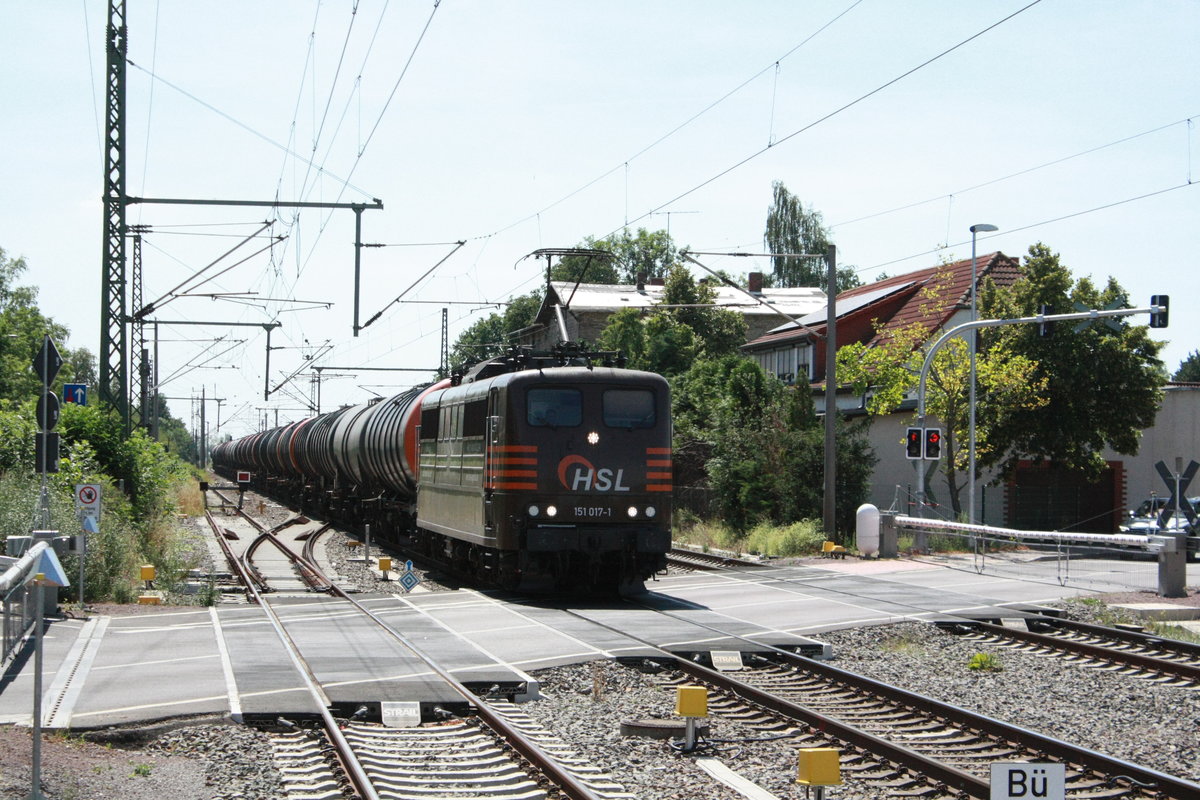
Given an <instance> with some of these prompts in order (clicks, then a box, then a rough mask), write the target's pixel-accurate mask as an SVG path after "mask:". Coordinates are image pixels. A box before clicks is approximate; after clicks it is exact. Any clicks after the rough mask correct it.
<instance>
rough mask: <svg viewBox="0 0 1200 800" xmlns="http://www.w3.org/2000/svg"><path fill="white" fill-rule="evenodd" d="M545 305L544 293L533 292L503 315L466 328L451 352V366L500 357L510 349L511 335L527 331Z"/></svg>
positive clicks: (515, 302)
mask: <svg viewBox="0 0 1200 800" xmlns="http://www.w3.org/2000/svg"><path fill="white" fill-rule="evenodd" d="M541 305H542V293H541V292H540V291H538V292H530V293H529V294H526V295H521V296H520V297H516V298H514V299H513V300H512V301H511V302H509V304H508V305H507V306H506V307H505V309H504V313H502V314H500V313H492V314H489V315H488V316H487V317H485V318H484V319H481V320H479V321H478V322H476V323H475V324H474V325H472V326H471V327H469V328H467V329H466V330H465V331H463V332H462V334H461V335H460V336H459V337H458V339H457V340H456V341H455V342H454V346H453V347H452V348H451V350H450V363H451V364H455V365H460V366H462V365H469V364H476V363H478V362H480V361H486V360H487V359H489V358H493V357H495V356H498V355H500V354H502V353H503V352H504V349H505V348H506V347H508V345H509V344H510V342H509V334H510V333H513V332H514V331H519V330H521V329H522V328H525V327H528V326H529V325H531V324H532V323H533V320H534V319H535V318H536V317H537V312H538V309H539V308H541Z"/></svg>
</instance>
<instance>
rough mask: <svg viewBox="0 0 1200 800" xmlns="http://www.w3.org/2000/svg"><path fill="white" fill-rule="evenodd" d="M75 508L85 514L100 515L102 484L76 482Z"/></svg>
mask: <svg viewBox="0 0 1200 800" xmlns="http://www.w3.org/2000/svg"><path fill="white" fill-rule="evenodd" d="M75 508H76V510H78V511H82V512H83V515H84V516H87V517H99V516H100V484H98V483H77V484H75Z"/></svg>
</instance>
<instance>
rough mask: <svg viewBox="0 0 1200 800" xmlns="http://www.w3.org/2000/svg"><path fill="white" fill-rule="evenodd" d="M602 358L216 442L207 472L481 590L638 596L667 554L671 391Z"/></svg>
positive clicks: (509, 361)
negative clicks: (464, 578) (342, 523)
mask: <svg viewBox="0 0 1200 800" xmlns="http://www.w3.org/2000/svg"><path fill="white" fill-rule="evenodd" d="M612 356H613V354H596V353H578V352H574V351H570V352H566V353H564V351H562V350H560V351H558V352H557V353H556V354H554V355H552V356H536V355H533V354H531V353H528V352H513V353H510V354H509V355H508V356H505V357H501V358H498V359H493V360H491V361H486V362H483V363H482V364H479V365H477V366H476V367H475V368H474V369H473V370H472V371H471V372H469V373H468V374H467V375H465V376H462V377H461V378H454V379H451V380H448V381H443V382H441V383H439V384H435V385H433V386H429V387H423V388H421V389H417V390H410V391H409V392H406V393H404V394H401V395H397V396H396V397H393V398H389V399H387V400H383V401H378V402H373V403H368V404H363V405H360V406H351V407H347V408H343V409H340V410H338V411H335V412H332V413H331V414H325V415H321V416H318V417H314V418H311V419H309V420H302V421H301V422H298V423H293V424H292V425H290V426H285V427H283V428H277V429H275V430H274V431H267V432H265V433H260V434H254V435H253V436H251V437H246V438H244V439H240V440H237V441H234V442H229V443H226V444H224V445H221V446H220V447H218V448H217V449H216V450H214V452H213V465H214V468H215V469H216V470H217V471H218V472H223V473H228V472H232V471H233V470H237V469H250V470H251V471H254V472H255V473H256V475H255V477H256V485H258V486H259V487H261V488H263V489H264V490H266V491H267V492H268V493H271V492H272V491H273V492H274V493H275V494H277V495H279V494H282V495H283V496H284V498H285V499H290V500H292V501H293V502H297V503H298V504H300V505H301V507H302V508H303V507H316V508H317V509H318V510H320V511H321V512H323V513H329V514H331V515H332V516H338V517H341V518H344V519H347V520H350V521H353V522H361V523H370V524H372V533H373V534H374V533H375V532H376V531H379V532H380V533H382V534H384V535H385V536H389V535H390V536H392V537H395V538H396V539H397V540H398V541H400V542H401V543H403V544H407V545H409V546H410V547H413V548H415V549H417V550H418V551H420V552H423V553H425V554H427V555H428V556H430V557H431V558H435V559H438V560H441V561H443V562H449V563H450V564H451V566H452V567H453V568H454V569H455V570H456V571H458V572H460V573H468V574H471V575H473V576H475V577H477V578H478V579H479V580H480V581H482V582H484V583H488V584H491V585H495V586H501V587H505V588H515V589H520V590H525V591H539V590H563V589H574V588H590V589H599V590H605V591H612V590H617V591H622V592H630V591H637V590H639V589H641V588H642V582H643V581H645V580H646V579H647V578H650V577H651V576H653V575H654V574H655V573H656V572H659V571H660V570H662V569H664V568H665V566H666V552H667V550H668V549H669V548H670V540H671V494H672V469H671V464H672V460H671V417H670V407H671V406H670V392H669V388H668V385H667V382H666V380H665V379H663V378H662V376H660V375H656V374H653V373H649V372H641V371H637V370H628V369H622V368H619V367H616V366H613V358H612ZM601 358H603V360H600V359H601ZM594 361H600V363H594ZM248 440H250V441H248ZM264 472H265V474H264Z"/></svg>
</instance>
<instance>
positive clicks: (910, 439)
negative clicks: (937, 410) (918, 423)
mask: <svg viewBox="0 0 1200 800" xmlns="http://www.w3.org/2000/svg"><path fill="white" fill-rule="evenodd" d="M923 441H924V435H923V433H922V431H921V429H920V428H909V429H908V436H907V438H905V440H904V456H905V457H906V458H908V459H909V460H911V461H917V460H919V459H920V458H921V451H922V447H923Z"/></svg>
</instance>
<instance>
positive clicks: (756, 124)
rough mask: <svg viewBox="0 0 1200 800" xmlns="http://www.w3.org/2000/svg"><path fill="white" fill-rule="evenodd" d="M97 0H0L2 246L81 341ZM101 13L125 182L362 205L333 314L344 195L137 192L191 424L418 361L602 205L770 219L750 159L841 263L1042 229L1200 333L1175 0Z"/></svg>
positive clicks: (172, 384) (90, 344) (92, 282)
mask: <svg viewBox="0 0 1200 800" xmlns="http://www.w3.org/2000/svg"><path fill="white" fill-rule="evenodd" d="M107 14H108V12H107V3H106V2H104V1H103V0H37V1H35V0H10V1H9V2H7V3H5V5H4V10H3V12H2V19H3V24H0V59H3V62H2V65H0V66H2V68H0V100H2V101H3V104H2V108H3V114H2V115H0V117H2V122H0V146H2V150H0V152H3V156H2V157H0V248H3V249H4V250H5V252H6V254H7V255H8V256H9V257H23V258H24V259H25V260H26V262H27V265H28V269H27V272H26V273H25V274H24V276H23V278H22V280H21V282H22V283H24V284H26V285H34V286H37V287H39V292H40V294H39V303H40V306H41V308H42V309H43V311H44V312H45V313H47V314H48V315H49V316H51V317H53V318H54V319H55V320H56V321H57V322H60V323H63V324H65V325H66V326H67V327H68V328H69V329H70V331H71V335H70V339H69V341H68V342H65V343H60V344H64V345H65V346H68V347H72V348H75V347H87V348H88V349H90V350H91V351H92V352H93V353H98V352H99V344H100V331H101V314H102V309H103V308H104V300H103V298H102V297H101V279H102V268H101V254H102V232H103V213H102V212H103V209H102V204H101V198H102V194H103V151H102V141H103V136H104V119H105V114H106V111H105V97H104V89H105V61H104V56H105V48H104V43H105V25H106V23H107ZM126 15H127V23H128V41H129V55H128V57H129V60H130V61H131V62H132V63H131V64H130V65H129V66H128V67H127V84H128V91H127V95H128V100H127V108H126V117H127V124H126V161H127V163H126V169H125V175H126V182H127V184H126V193H127V194H128V195H129V196H131V197H139V198H175V199H183V200H252V201H271V200H281V201H302V202H310V203H312V202H320V203H371V202H373V200H374V199H378V200H380V201H382V204H383V208H382V210H375V209H368V210H366V211H364V212H363V213H362V214H361V222H362V240H363V242H365V243H368V244H372V245H385V246H382V247H366V248H363V250H362V265H361V276H360V284H361V290H360V299H359V309H360V310H359V319H360V323H366V322H367V320H369V319H371V318H372V317H375V315H376V314H379V316H378V318H377V319H375V321H374V322H372V323H371V324H370V325H369V326H368V327H366V328H365V329H363V330H361V331H360V333H359V335H358V336H354V335H353V324H354V291H353V286H354V223H355V215H354V213H353V212H352V211H350V210H346V209H338V210H320V209H304V210H301V211H299V212H297V211H295V210H291V209H279V210H272V209H269V208H257V207H223V206H211V205H188V204H172V205H167V204H156V203H137V204H133V205H130V206H129V208H128V212H127V222H128V223H129V224H131V225H145V226H149V228H148V232H147V233H145V234H144V235H143V238H142V264H143V300H144V302H146V303H149V302H152V301H153V302H155V304H156V309H155V311H154V312H153V313H151V314H150V315H149V317H148V318H150V319H157V320H161V321H163V322H164V323H165V322H166V321H190V322H195V323H205V324H196V325H187V326H184V325H168V324H160V325H158V367H159V378H160V382H161V383H162V386H161V392H162V394H164V395H165V396H167V397H168V398H172V399H171V400H170V409H171V412H172V413H173V414H174V415H175V416H177V417H180V418H181V419H183V420H184V421H185V422H186V423H188V424H189V425H193V424H194V421H193V420H194V415H195V414H197V413H198V408H199V404H198V403H196V402H193V401H192V400H191V399H190V398H193V397H198V396H200V395H201V393H202V392H203V394H204V396H206V397H207V398H220V400H221V402H220V404H219V408H218V404H216V403H213V402H210V403H209V404H208V406H207V418H208V424H209V430H210V434H213V433H219V435H223V434H226V433H228V434H231V435H233V436H240V435H244V434H246V433H249V432H252V431H253V430H256V429H257V428H258V426H259V425H261V424H262V422H263V420H264V419H266V420H267V421H268V422H270V423H271V424H274V423H275V421H276V420H278V421H279V422H281V423H282V422H286V421H289V420H293V419H299V418H302V417H304V416H307V415H308V414H309V412H307V411H306V410H305V407H306V406H307V405H308V404H310V403H312V402H313V401H314V398H315V386H316V384H315V382H314V380H313V378H312V375H313V371H312V367H313V366H314V365H319V366H322V367H323V370H322V375H323V376H324V379H323V380H322V381H321V392H320V398H321V407H322V410H331V409H332V408H335V407H336V406H337V405H340V404H343V403H350V402H362V401H364V400H365V399H367V398H369V397H371V396H374V395H376V394H380V395H385V396H386V395H390V394H393V393H395V392H397V391H399V390H400V389H402V388H403V387H406V386H410V385H413V384H414V383H419V382H422V381H423V380H426V379H428V377H430V376H431V375H432V373H431V372H420V371H414V370H432V369H435V368H436V367H437V366H438V364H439V361H440V348H441V333H442V330H441V324H442V315H443V310H445V312H446V315H447V320H448V326H449V340H450V342H451V343H453V341H454V340H455V338H456V337H457V336H458V334H460V333H461V332H462V331H464V330H465V329H466V328H468V327H469V326H470V325H472V324H473V323H475V322H476V321H478V320H479V319H482V318H483V317H484V316H486V315H487V314H488V313H491V312H493V311H495V310H497V308H499V306H498V305H496V304H498V303H503V302H504V301H505V300H507V299H509V298H511V297H514V296H517V295H521V294H525V293H527V292H529V291H532V290H534V289H537V288H538V287H539V286H540V285H542V283H543V281H544V272H543V270H544V264H545V262H544V261H538V260H536V259H533V258H528V256H529V255H530V254H531V253H532V252H533V251H534V250H537V249H539V248H544V247H570V246H574V245H577V244H580V243H581V242H582V241H583V239H584V238H585V237H587V236H594V237H597V238H600V237H604V236H607V235H609V234H612V233H614V232H618V231H620V230H621V229H622V228H624V227H626V226H627V227H628V228H629V229H630V230H631V231H636V230H637V228H640V227H644V228H648V229H651V230H658V229H666V230H668V231H669V233H670V235H671V237H672V238H673V239H674V240H675V242H676V244H678V245H680V246H687V247H689V248H691V249H692V250H693V251H697V252H703V253H718V254H726V253H733V252H740V253H762V252H763V251H764V246H763V243H762V234H763V229H764V226H765V220H766V214H767V209H768V207H769V205H770V203H771V184H772V182H773V181H777V180H778V181H783V183H784V184H785V185H786V186H787V187H788V189H789V191H791V192H792V193H793V194H795V195H796V196H798V197H799V198H800V199H801V200H802V202H803V203H804V204H805V205H806V206H810V207H812V208H814V209H816V210H818V211H819V212H820V213H821V214H822V215H823V218H824V221H825V223H826V224H827V225H829V226H830V228H831V230H832V233H833V240H834V241H835V243H836V244H837V247H838V251H837V253H838V261H839V264H841V265H853V266H854V267H855V268H856V269H857V270H858V271H859V272H858V274H859V276H860V277H861V278H862V279H863V280H864V281H865V282H870V281H872V280H874V279H876V278H877V277H878V276H879V275H881V274H884V273H886V274H887V275H897V274H902V273H904V272H907V271H911V270H916V269H922V268H926V267H929V266H933V265H935V264H937V263H939V262H940V261H941V260H943V259H952V258H968V257H970V254H971V234H970V232H969V228H970V226H971V225H973V224H979V223H986V224H992V225H995V226H997V227H998V228H999V230H998V231H997V232H995V233H988V234H981V235H980V236H979V237H978V240H977V248H978V252H979V253H981V254H982V253H988V252H992V251H995V250H1000V251H1003V252H1004V253H1006V254H1008V255H1011V256H1021V255H1024V254H1025V253H1026V252H1027V250H1028V248H1029V247H1030V245H1032V244H1034V243H1037V242H1044V243H1045V244H1046V245H1048V246H1049V247H1050V248H1051V249H1053V250H1054V251H1056V252H1058V253H1059V254H1060V256H1061V258H1062V260H1063V263H1065V264H1066V265H1067V266H1069V267H1070V268H1071V269H1072V270H1073V272H1074V273H1075V275H1076V276H1077V277H1082V276H1091V278H1092V279H1093V280H1094V281H1096V282H1097V283H1100V284H1103V283H1105V282H1106V281H1107V280H1108V278H1109V277H1110V276H1111V277H1113V278H1115V279H1116V280H1117V281H1118V282H1119V283H1120V284H1121V285H1122V286H1123V287H1124V288H1125V289H1126V290H1127V291H1128V292H1129V297H1130V301H1131V303H1132V304H1133V305H1135V306H1147V305H1149V302H1150V296H1151V295H1153V294H1167V295H1170V296H1171V298H1172V308H1171V319H1170V327H1169V328H1167V329H1165V330H1158V331H1155V334H1156V336H1157V337H1158V338H1162V339H1164V340H1166V341H1167V345H1166V347H1165V348H1164V350H1163V353H1162V357H1163V361H1164V362H1165V365H1166V367H1167V369H1169V370H1171V371H1174V370H1175V369H1177V368H1178V366H1179V364H1180V362H1181V361H1182V360H1183V359H1184V358H1186V357H1187V356H1188V354H1189V353H1191V352H1192V351H1194V350H1198V349H1200V324H1198V323H1197V315H1196V302H1195V300H1194V298H1196V297H1198V296H1200V269H1197V266H1196V263H1195V262H1196V255H1197V253H1200V224H1198V223H1200V186H1198V185H1197V184H1198V183H1200V139H1198V134H1197V132H1196V130H1195V122H1196V117H1197V116H1198V115H1200V81H1198V80H1197V76H1200V48H1197V47H1196V46H1195V42H1196V40H1197V34H1198V33H1200V2H1196V0H1152V1H1151V0H1146V1H1145V2H1139V1H1138V0H1126V1H1124V2H1116V0H1111V1H1108V0H1041V2H1034V3H1032V4H1030V3H1029V2H1028V0H1025V2H1020V1H1018V2H1002V1H1001V0H986V1H985V0H981V1H979V2H970V3H964V2H960V1H958V0H913V1H912V2H904V3H897V2H891V1H890V0H807V1H806V2H794V0H791V1H786V0H762V1H761V2H743V3H729V2H715V1H711V2H710V1H709V0H686V1H685V0H660V2H649V3H647V2H624V1H623V0H610V2H603V3H596V2H577V1H576V0H558V1H557V2H550V1H549V0H544V1H543V0H527V1H526V2H512V3H494V2H480V1H479V0H440V2H438V3H436V4H435V3H434V2H433V0H422V2H411V0H410V1H405V2H401V0H390V1H387V2H385V0H357V2H355V1H354V0H324V2H317V0H287V1H286V2H284V1H283V0H258V1H257V2H254V3H245V2H233V1H230V0H208V2H204V3H183V2H179V1H178V0H126ZM268 221H271V222H272V224H271V225H270V227H269V228H266V229H263V226H264V224H265V223H266V222H268ZM260 229H262V230H260ZM248 237H254V238H249V239H248ZM272 237H274V238H272ZM247 239H248V240H247ZM460 241H462V242H465V244H464V245H463V246H462V247H459V248H457V249H456V244H455V243H457V242H460ZM231 250H232V251H233V252H232V253H229V254H228V255H226V254H227V253H228V251H231ZM129 251H130V252H132V247H130V249H129ZM698 258H699V259H700V260H701V261H702V262H704V263H705V264H706V265H708V266H711V267H713V268H720V269H724V270H728V271H729V272H731V273H734V274H742V273H745V272H749V271H751V270H762V271H769V269H770V266H769V263H768V261H767V260H766V259H762V258H740V257H733V256H729V255H703V256H698ZM443 259H444V260H443ZM439 262H441V263H440V265H439ZM209 265H212V266H209ZM206 268H207V270H206ZM205 270H206V271H205ZM431 270H432V271H431ZM702 274H703V273H702V272H697V276H700V275H702ZM197 275H198V276H199V277H196V276H197ZM206 279H207V280H206ZM201 281H205V282H203V283H201ZM250 293H253V294H250ZM180 295H186V296H180ZM213 295H219V296H216V297H214V296H213ZM397 298H402V301H401V302H392V301H393V300H396V299H397ZM380 312H382V313H380ZM1134 320H1135V321H1137V322H1140V323H1144V322H1145V321H1146V318H1145V317H1135V318H1134ZM271 322H278V323H280V327H279V328H277V329H275V330H274V331H273V333H272V334H271V341H270V346H271V347H272V348H273V349H272V350H271V352H270V369H269V371H267V369H266V363H265V362H266V352H267V351H266V347H267V341H266V333H265V331H264V330H263V329H262V328H261V327H259V326H261V325H263V324H266V323H271ZM209 323H212V324H209ZM227 323H240V325H238V326H230V325H228V324H227ZM151 335H152V334H151ZM131 349H132V348H131ZM1098 366H1099V365H1098ZM367 367H371V368H374V369H371V370H367V369H364V368H367ZM381 368H404V369H405V370H408V371H387V370H384V369H381ZM264 390H269V391H270V396H269V398H267V399H264V397H263V393H264ZM218 412H219V414H220V417H221V419H220V425H221V428H220V431H219V432H218V431H216V421H217V420H216V415H217V413H218Z"/></svg>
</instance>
